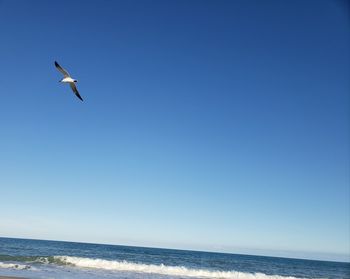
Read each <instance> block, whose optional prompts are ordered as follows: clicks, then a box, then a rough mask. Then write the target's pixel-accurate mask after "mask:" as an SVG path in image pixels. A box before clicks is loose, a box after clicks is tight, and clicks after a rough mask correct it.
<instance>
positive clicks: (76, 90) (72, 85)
mask: <svg viewBox="0 0 350 279" xmlns="http://www.w3.org/2000/svg"><path fill="white" fill-rule="evenodd" d="M69 85H70V87H71V88H72V90H73V92H74V93H75V95H76V96H77V97H78V98H79V99H80V100H82V101H83V98H82V97H81V96H80V94H79V92H78V89H77V87H76V86H75V84H74V83H73V82H70V83H69Z"/></svg>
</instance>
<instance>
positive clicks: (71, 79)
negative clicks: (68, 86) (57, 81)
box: [61, 77, 77, 83]
mask: <svg viewBox="0 0 350 279" xmlns="http://www.w3.org/2000/svg"><path fill="white" fill-rule="evenodd" d="M61 82H66V83H69V82H77V80H76V79H73V78H71V77H65V78H63V79H62V80H61Z"/></svg>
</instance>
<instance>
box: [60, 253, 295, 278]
mask: <svg viewBox="0 0 350 279" xmlns="http://www.w3.org/2000/svg"><path fill="white" fill-rule="evenodd" d="M53 258H54V259H55V261H57V263H58V264H66V265H72V266H76V267H81V268H95V269H104V270H110V271H124V272H139V273H153V274H160V275H171V276H185V277H197V278H222V279H236V278H239V279H295V278H296V277H285V276H279V275H266V274H263V273H246V272H238V271H218V270H208V269H192V268H187V267H184V266H167V265H163V264H160V265H155V264H142V263H132V262H127V261H110V260H103V259H91V258H82V257H70V256H54V257H53Z"/></svg>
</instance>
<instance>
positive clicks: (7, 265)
mask: <svg viewBox="0 0 350 279" xmlns="http://www.w3.org/2000/svg"><path fill="white" fill-rule="evenodd" d="M0 268H12V269H30V268H31V267H30V265H26V264H16V263H3V262H0Z"/></svg>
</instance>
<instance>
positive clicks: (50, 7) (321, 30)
mask: <svg viewBox="0 0 350 279" xmlns="http://www.w3.org/2000/svg"><path fill="white" fill-rule="evenodd" d="M65 5H68V6H69V7H68V8H67V7H66V6H65ZM349 26H350V20H349V6H348V5H346V1H326V0H321V1H250V0H249V1H240V0H237V1H195V0H193V1H180V0H179V1H54V2H52V1H17V0H15V1H1V0H0V35H1V37H0V81H1V85H0V86H1V87H0V96H1V102H0V129H1V130H0V134H1V136H0V158H1V159H0V236H7V237H23V238H39V239H56V240H72V241H82V242H84V241H85V242H96V243H114V244H126V245H138V246H155V247H169V248H181V249H196V250H210V251H224V252H233V253H235V252H236V253H251V254H266V255H281V256H293V257H308V258H315V259H332V260H349V259H350V255H349V254H350V251H349V250H350V240H349V235H350V224H349V221H350V201H349V199H350V190H349V183H350V181H349V177H350V173H349V167H350V163H349V161H350V159H349V153H350V150H349V141H350V138H349V125H350V123H349V114H350V113H349V110H350V98H349V92H350V85H349V76H350V67H349V62H350V54H349V48H350V40H349V29H350V27H349ZM55 60H57V61H58V62H59V63H60V64H61V65H62V66H63V67H64V68H66V69H67V70H68V71H69V72H70V73H71V75H72V76H73V77H74V78H76V79H78V80H79V83H78V89H79V91H80V94H81V95H82V97H83V98H84V102H83V103H82V102H80V101H79V100H78V99H77V98H76V97H75V96H74V95H73V94H72V93H71V91H70V88H69V86H67V85H65V84H60V83H58V81H59V80H60V79H61V74H60V73H59V72H58V71H57V70H56V69H55V67H54V61H55Z"/></svg>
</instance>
